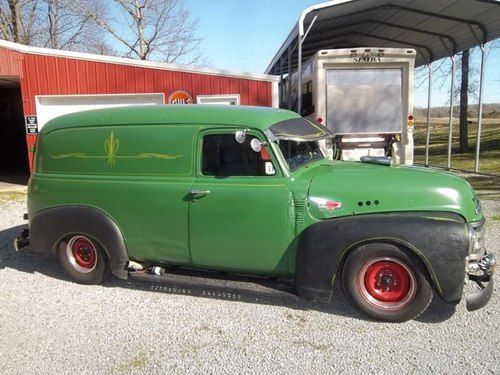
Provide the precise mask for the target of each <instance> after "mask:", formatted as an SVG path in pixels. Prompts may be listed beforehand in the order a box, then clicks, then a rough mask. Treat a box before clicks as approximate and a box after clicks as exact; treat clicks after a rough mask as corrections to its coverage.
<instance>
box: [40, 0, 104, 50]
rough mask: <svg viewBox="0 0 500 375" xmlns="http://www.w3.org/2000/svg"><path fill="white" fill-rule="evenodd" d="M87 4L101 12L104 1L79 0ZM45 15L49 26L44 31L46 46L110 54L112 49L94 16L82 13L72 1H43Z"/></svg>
mask: <svg viewBox="0 0 500 375" xmlns="http://www.w3.org/2000/svg"><path fill="white" fill-rule="evenodd" d="M79 2H80V3H83V4H85V5H86V7H89V8H92V9H94V11H95V12H99V11H100V10H101V9H102V8H103V6H102V4H103V2H102V1H101V0H80V1H79ZM41 8H42V14H43V16H44V18H46V20H47V23H48V27H47V28H45V30H44V33H43V40H44V46H46V47H50V48H57V49H66V50H72V51H84V52H94V53H99V52H100V51H102V53H107V52H109V51H112V48H111V47H110V46H108V45H107V43H106V42H105V41H104V39H105V36H104V32H103V30H102V29H101V28H100V27H99V26H98V25H96V24H95V22H94V21H93V19H92V17H90V16H89V15H88V14H87V13H86V12H82V9H81V7H79V6H75V3H74V2H73V1H71V0H42V2H41Z"/></svg>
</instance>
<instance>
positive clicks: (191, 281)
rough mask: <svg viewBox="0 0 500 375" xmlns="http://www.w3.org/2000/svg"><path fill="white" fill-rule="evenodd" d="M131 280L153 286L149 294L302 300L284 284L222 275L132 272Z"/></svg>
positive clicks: (287, 283)
mask: <svg viewBox="0 0 500 375" xmlns="http://www.w3.org/2000/svg"><path fill="white" fill-rule="evenodd" d="M129 276H130V277H131V278H132V279H134V280H137V281H141V282H147V283H154V285H151V286H150V288H149V290H152V291H158V292H167V293H176V294H187V295H195V296H204V297H215V298H223V299H235V300H248V299H251V300H255V299H259V298H265V297H270V298H286V299H290V298H293V299H300V298H299V297H298V296H297V295H296V294H295V293H294V288H293V284H292V283H291V282H288V281H282V280H269V279H257V278H255V279H254V278H250V277H242V278H238V277H236V276H229V275H220V274H218V273H213V274H212V273H208V275H207V273H204V274H202V273H201V272H192V273H190V272H186V273H184V272H183V273H170V272H167V273H166V274H164V275H161V276H160V275H153V274H148V273H145V272H141V271H131V272H129Z"/></svg>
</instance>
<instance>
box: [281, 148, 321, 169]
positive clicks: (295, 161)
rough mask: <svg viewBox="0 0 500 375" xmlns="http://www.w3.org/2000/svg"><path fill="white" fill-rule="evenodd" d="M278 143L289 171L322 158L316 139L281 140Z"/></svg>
mask: <svg viewBox="0 0 500 375" xmlns="http://www.w3.org/2000/svg"><path fill="white" fill-rule="evenodd" d="M278 145H279V147H280V150H281V153H282V154H283V157H284V158H285V160H286V162H287V164H288V168H290V170H291V171H293V170H295V169H297V168H300V167H302V166H303V165H306V164H309V163H311V162H313V161H316V160H320V159H324V156H323V153H322V152H321V149H320V148H319V145H318V142H316V141H309V142H299V141H287V140H281V141H278Z"/></svg>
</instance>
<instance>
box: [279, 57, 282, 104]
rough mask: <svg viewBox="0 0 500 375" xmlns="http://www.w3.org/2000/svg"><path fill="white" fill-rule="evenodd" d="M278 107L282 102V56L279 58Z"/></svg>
mask: <svg viewBox="0 0 500 375" xmlns="http://www.w3.org/2000/svg"><path fill="white" fill-rule="evenodd" d="M278 95H279V99H278V107H279V108H281V107H282V104H283V58H281V59H280V83H279V86H278Z"/></svg>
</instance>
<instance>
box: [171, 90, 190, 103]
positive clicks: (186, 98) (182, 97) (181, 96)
mask: <svg viewBox="0 0 500 375" xmlns="http://www.w3.org/2000/svg"><path fill="white" fill-rule="evenodd" d="M192 102H193V98H192V97H191V95H190V94H189V93H188V92H187V91H184V90H177V91H174V92H173V93H172V94H170V96H169V97H168V104H191V103H192Z"/></svg>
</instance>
